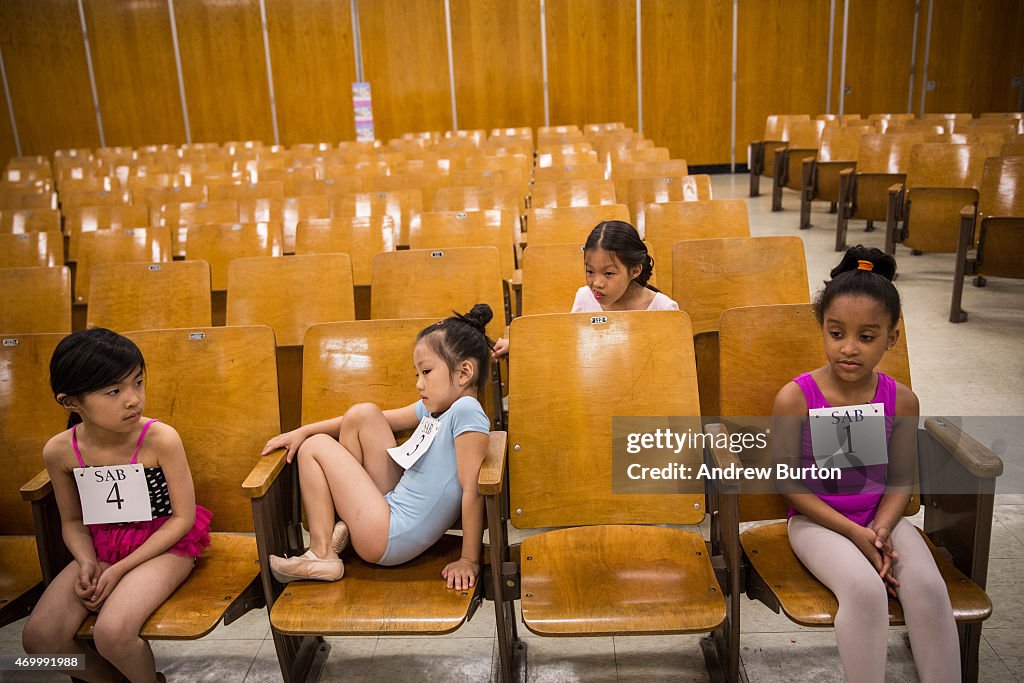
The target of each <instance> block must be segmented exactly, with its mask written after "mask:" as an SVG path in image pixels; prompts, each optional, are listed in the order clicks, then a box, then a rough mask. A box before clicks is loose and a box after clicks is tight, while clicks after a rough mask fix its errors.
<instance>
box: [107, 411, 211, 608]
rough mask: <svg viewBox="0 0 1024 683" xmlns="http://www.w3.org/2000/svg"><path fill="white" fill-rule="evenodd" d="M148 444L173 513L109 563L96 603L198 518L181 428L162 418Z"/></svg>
mask: <svg viewBox="0 0 1024 683" xmlns="http://www.w3.org/2000/svg"><path fill="white" fill-rule="evenodd" d="M145 447H146V448H147V449H148V450H151V451H153V452H155V453H156V454H157V464H158V465H159V467H160V468H161V469H163V472H164V479H166V480H167V492H168V494H169V496H170V500H171V516H170V519H168V520H167V521H166V522H164V524H163V526H161V527H160V528H159V529H157V530H156V531H155V532H153V535H152V536H150V537H149V538H148V539H146V542H145V543H143V544H142V545H141V546H139V547H138V548H136V549H135V551H134V552H132V553H131V554H129V555H128V556H127V557H125V558H123V559H122V560H120V561H119V562H117V563H115V564H112V565H111V566H109V567H107V569H105V570H104V571H103V573H102V574H100V578H99V581H97V583H96V595H95V596H94V598H93V603H94V604H95V605H96V606H99V605H100V604H102V602H103V601H104V600H106V598H107V597H109V595H110V592H111V591H113V589H114V587H115V586H116V585H117V583H118V581H120V580H121V578H122V577H123V576H124V575H125V574H127V573H128V572H130V571H131V570H132V569H135V568H136V567H138V566H139V565H140V564H142V563H144V562H146V561H148V560H151V559H153V558H154V557H157V556H159V555H162V554H163V553H165V552H167V551H168V550H169V549H170V548H171V546H173V545H174V544H175V543H177V542H178V541H179V540H181V538H182V536H184V535H185V534H186V533H188V532H189V530H191V529H192V525H193V524H195V521H196V495H195V489H194V488H193V486H192V472H191V471H190V470H189V467H188V459H187V458H186V457H185V446H184V445H183V444H182V443H181V437H180V436H178V432H177V431H176V430H175V429H174V428H173V427H171V426H170V425H166V424H164V423H162V422H156V423H154V424H153V426H152V427H151V428H150V430H149V433H148V435H147V437H146V444H145Z"/></svg>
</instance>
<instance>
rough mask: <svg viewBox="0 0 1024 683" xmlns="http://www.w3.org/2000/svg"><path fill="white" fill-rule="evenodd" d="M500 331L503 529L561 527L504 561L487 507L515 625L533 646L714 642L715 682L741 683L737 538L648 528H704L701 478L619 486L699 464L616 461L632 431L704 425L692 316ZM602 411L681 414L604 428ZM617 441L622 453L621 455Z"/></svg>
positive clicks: (571, 319)
mask: <svg viewBox="0 0 1024 683" xmlns="http://www.w3.org/2000/svg"><path fill="white" fill-rule="evenodd" d="M509 334H510V343H511V345H512V348H514V349H515V352H514V353H515V358H514V362H513V363H512V364H511V371H512V377H511V383H512V384H513V386H514V389H513V390H512V391H511V392H510V393H509V446H510V450H509V456H508V459H509V463H508V464H509V469H508V490H509V502H510V510H511V511H512V512H511V514H510V516H509V518H510V520H511V522H512V524H513V526H515V527H516V528H519V529H537V528H551V527H563V528H560V529H558V530H554V531H545V532H541V533H538V534H537V535H531V536H528V537H527V538H525V539H524V540H523V541H522V543H521V544H520V546H519V549H518V550H519V552H518V553H517V554H516V555H512V553H511V551H512V550H513V549H512V548H509V547H508V543H507V539H506V536H505V530H504V524H503V523H502V519H501V517H500V515H499V514H498V510H499V503H498V497H497V495H493V496H488V497H487V510H488V519H489V524H490V527H489V528H490V552H491V558H492V559H491V562H492V566H498V565H499V564H500V563H502V562H507V560H506V559H505V558H508V557H510V556H512V557H513V558H515V559H514V564H512V563H509V564H505V565H504V566H506V567H507V568H506V569H503V573H504V574H506V576H505V577H504V578H506V579H507V583H508V585H509V586H512V587H514V590H513V591H511V593H512V594H507V593H506V595H505V600H506V601H508V603H507V604H511V601H512V600H513V599H519V600H521V609H522V620H523V623H524V624H525V625H526V627H527V628H528V629H530V631H532V632H533V633H535V634H537V635H540V636H553V637H571V636H612V635H654V634H658V635H667V634H682V633H709V632H710V633H711V634H712V637H710V638H705V639H704V640H703V641H702V643H701V645H702V649H703V650H704V653H705V659H706V660H707V663H708V667H709V669H711V670H712V676H713V677H714V678H716V679H724V680H727V681H735V680H738V678H739V643H738V638H737V636H738V631H736V630H735V629H733V628H732V624H733V623H734V620H735V619H738V617H739V594H738V590H734V589H733V588H732V587H733V586H735V587H737V588H738V585H739V578H738V574H737V572H736V568H737V563H736V559H737V556H736V554H735V553H730V549H732V548H736V547H737V546H736V542H735V530H733V531H732V534H733V538H732V542H731V543H730V542H728V539H727V542H725V543H723V544H722V547H723V548H724V550H722V551H720V554H719V555H718V556H713V555H712V554H711V553H710V552H709V546H708V545H707V544H706V543H705V541H704V539H703V538H702V537H701V534H700V533H699V532H694V531H691V530H688V529H680V528H675V527H674V528H669V527H667V526H656V525H691V526H693V525H697V524H698V523H699V522H701V521H702V520H703V519H705V517H706V514H710V512H711V511H710V510H706V509H705V504H706V499H705V491H704V487H703V484H702V482H700V481H690V482H687V481H685V480H676V481H670V482H651V481H647V482H642V483H637V482H636V481H634V480H631V479H629V478H628V476H627V472H628V471H629V469H628V466H629V464H630V463H635V464H637V465H638V466H641V465H642V466H649V467H662V466H664V465H665V463H666V462H673V463H681V464H685V465H686V466H688V467H693V468H694V471H696V468H698V467H699V466H700V464H701V463H702V462H703V453H702V452H701V450H700V449H699V448H696V449H688V448H683V449H682V450H681V451H680V452H679V453H674V452H673V451H672V450H670V451H668V452H667V453H666V452H664V451H661V452H647V453H644V454H642V455H636V456H629V455H627V453H626V452H625V450H626V449H625V442H626V439H625V437H626V435H627V434H628V433H631V432H635V431H653V430H654V429H655V428H665V427H669V428H673V429H674V430H675V431H685V430H686V429H695V430H699V429H700V409H699V402H698V397H697V382H696V372H695V368H694V361H693V351H692V349H693V347H692V338H693V337H692V331H691V328H690V321H689V317H688V316H687V315H686V313H684V312H682V311H607V312H604V313H602V314H600V315H598V314H592V313H557V314H551V315H540V316H523V317H520V318H516V319H515V320H514V321H513V322H512V325H511V328H510V331H509ZM612 415H615V416H618V417H617V418H616V419H617V420H622V419H623V418H624V417H628V416H652V415H672V416H681V417H675V418H651V419H647V420H642V419H635V421H634V422H632V423H630V424H624V425H618V426H617V427H613V420H612V419H611V416H612ZM613 435H616V436H617V437H618V438H616V436H613ZM614 443H618V444H619V445H620V448H619V453H617V454H615V455H613V453H612V450H613V449H612V448H611V447H610V446H611V445H612V444H614ZM727 457H728V456H726V458H727ZM633 458H635V460H634V459H633ZM718 464H719V465H720V466H723V467H725V466H727V461H723V462H721V463H718ZM659 484H662V486H659ZM665 484H667V485H665ZM722 499H723V501H722V502H721V506H722V508H723V509H726V508H728V509H734V507H735V505H736V503H735V500H734V499H732V500H731V502H729V501H728V500H727V499H728V496H727V495H723V496H722ZM726 518H727V513H726ZM714 526H715V530H716V531H717V530H718V525H717V524H716V525H714ZM694 528H695V526H694ZM495 607H496V610H498V608H500V607H502V605H500V604H499V603H497V602H496V603H495ZM496 616H497V619H498V644H499V652H500V654H499V657H500V660H501V664H502V670H503V672H504V671H509V672H513V671H514V670H515V669H516V668H517V666H516V665H517V664H518V661H517V660H519V659H520V657H519V656H517V655H519V654H521V653H520V652H519V651H518V650H519V648H517V647H516V646H517V644H518V643H517V641H516V640H515V630H514V623H513V624H512V625H511V627H510V626H508V625H504V624H503V623H502V619H503V617H504V614H503V613H502V612H501V611H498V612H497V615H496ZM737 625H738V623H737ZM503 626H504V628H503ZM506 680H507V679H506Z"/></svg>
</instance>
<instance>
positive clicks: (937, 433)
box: [924, 417, 1003, 479]
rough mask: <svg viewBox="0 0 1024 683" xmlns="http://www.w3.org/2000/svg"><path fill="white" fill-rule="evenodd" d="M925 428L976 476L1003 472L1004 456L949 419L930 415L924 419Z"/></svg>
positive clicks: (985, 476) (996, 474) (984, 476)
mask: <svg viewBox="0 0 1024 683" xmlns="http://www.w3.org/2000/svg"><path fill="white" fill-rule="evenodd" d="M924 428H925V429H926V430H928V432H929V433H930V434H931V435H932V436H934V437H935V440H936V441H938V442H939V444H941V445H942V447H943V448H945V449H946V450H947V451H949V453H950V454H951V455H952V456H953V457H954V458H956V459H957V460H958V461H959V462H960V464H961V465H963V466H964V469H966V470H967V471H968V472H970V473H971V474H973V475H974V476H976V477H981V478H985V479H991V478H995V477H998V476H999V475H1001V474H1002V473H1003V460H1002V458H1000V457H999V456H998V455H996V454H995V453H993V452H992V451H991V450H990V449H989V448H986V447H985V446H983V445H981V444H980V443H978V442H977V441H975V440H974V438H973V437H971V436H970V435H969V434H965V433H964V432H963V431H962V430H961V429H960V428H959V427H957V426H956V425H954V424H953V423H952V422H950V421H949V420H947V419H945V418H941V417H929V418H928V419H926V420H925V421H924Z"/></svg>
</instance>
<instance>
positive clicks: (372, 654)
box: [0, 175, 1024, 683]
mask: <svg viewBox="0 0 1024 683" xmlns="http://www.w3.org/2000/svg"><path fill="white" fill-rule="evenodd" d="M747 187H748V177H747V176H746V175H737V176H728V175H722V176H715V178H714V191H715V196H716V197H719V198H722V197H733V196H735V197H743V198H745V197H746V191H747ZM762 188H763V190H764V191H765V193H764V194H762V196H761V197H759V198H756V199H753V200H750V201H749V206H750V215H751V225H752V231H753V233H754V234H755V235H796V234H799V235H800V236H801V237H802V238H803V240H804V243H805V245H806V254H807V264H808V275H809V280H810V282H811V287H812V289H814V290H816V289H817V288H819V287H820V283H821V282H822V281H823V280H824V279H825V278H826V277H827V274H828V271H829V270H830V269H831V268H832V266H834V265H835V263H836V262H838V254H836V253H835V252H834V251H833V250H832V245H833V241H834V220H835V217H834V216H833V215H831V214H828V213H827V212H826V211H825V208H826V207H825V205H818V206H816V209H815V211H814V214H813V216H812V222H813V223H814V224H815V225H814V227H813V228H812V229H811V230H808V231H803V232H801V231H798V230H797V229H796V225H797V212H796V209H797V204H798V201H797V196H796V194H795V193H791V192H788V191H787V193H786V195H785V197H784V205H785V206H786V210H785V211H783V212H781V213H771V211H770V210H769V207H770V202H771V197H770V192H769V189H770V188H769V187H768V184H767V183H762ZM849 239H850V241H851V243H857V242H862V243H864V244H866V245H872V246H881V244H882V241H883V231H882V230H877V231H875V232H873V233H864V232H863V224H862V223H860V222H853V223H852V224H851V230H850V235H849ZM897 258H898V261H899V270H900V273H901V277H900V279H899V280H898V281H897V285H898V287H899V289H900V292H901V294H902V296H903V301H904V315H905V319H906V326H907V332H906V333H907V336H908V342H909V345H910V358H911V370H912V375H913V383H914V389H915V391H916V392H917V394H918V396H919V397H920V399H921V410H922V413H923V414H927V415H946V416H949V417H955V416H968V417H964V419H962V420H961V422H962V424H963V425H964V426H965V429H967V430H968V431H969V432H970V433H971V434H973V435H975V436H976V437H977V438H978V439H979V441H982V443H984V444H985V445H987V446H990V447H992V448H993V449H994V450H996V451H997V452H999V453H1000V454H1001V455H1002V456H1003V458H1004V460H1005V472H1004V475H1003V477H1002V478H1001V479H1000V482H999V491H1000V494H999V495H998V496H997V500H996V503H997V504H996V511H995V520H994V522H993V541H992V552H991V562H990V565H989V585H988V592H989V595H990V596H991V598H992V601H993V603H994V605H995V609H994V613H993V615H992V618H991V619H989V620H988V621H987V622H986V623H985V626H984V630H983V636H982V638H983V639H982V643H981V666H980V668H981V676H980V678H981V680H983V681H999V682H1003V681H1011V680H1017V681H1024V596H1022V594H1021V593H1020V591H1019V587H1020V585H1021V583H1022V581H1024V454H1022V453H1021V450H1020V447H1019V444H1021V443H1024V428H1022V426H1021V423H1022V418H1021V417H1020V416H1022V415H1024V342H1022V339H1024V281H1020V280H1017V281H1014V280H998V279H991V280H989V284H988V287H986V288H984V289H976V288H974V287H972V286H970V285H968V286H967V287H965V290H964V308H965V309H966V310H968V311H970V320H969V322H967V323H965V324H960V325H953V324H950V323H949V322H948V321H947V317H948V308H949V295H950V283H951V280H952V272H953V257H952V256H951V255H948V254H926V255H923V256H911V255H910V253H909V251H908V250H906V249H903V248H902V247H900V248H898V253H897ZM991 416H1017V417H1016V419H1015V420H1011V419H1009V418H1007V417H1003V418H1001V419H993V418H992V417H991ZM1013 436H1017V437H1019V438H1013ZM705 531H706V530H705ZM513 538H515V537H513ZM490 607H491V605H490V603H485V604H484V605H483V607H482V608H481V609H480V610H479V611H478V612H477V614H476V616H475V617H474V618H473V620H472V621H471V622H470V623H469V624H466V625H465V626H463V627H462V628H461V629H460V630H459V631H457V632H456V633H455V634H453V635H450V636H446V637H441V638H331V639H330V643H331V648H332V649H331V654H330V657H329V659H328V662H327V668H326V670H325V672H324V675H323V677H322V679H321V680H323V681H356V680H358V681H417V682H418V683H420V682H423V683H425V682H427V681H484V680H487V678H488V677H489V675H490V671H491V661H492V656H493V654H494V652H495V649H496V648H495V638H494V617H493V612H492V611H491V610H490ZM22 623H23V622H18V623H16V624H13V625H11V626H8V627H7V628H4V629H0V652H5V653H9V652H20V634H21V628H22ZM741 623H742V633H743V636H742V640H741V648H742V650H741V657H742V662H743V666H744V668H745V670H746V673H747V676H748V677H749V679H750V680H751V681H785V680H814V681H841V680H842V669H841V666H840V663H839V658H838V655H837V653H836V648H835V637H834V635H833V633H832V632H831V631H830V630H827V629H807V628H802V627H799V626H796V625H795V624H793V623H792V622H790V621H789V620H788V619H786V618H784V617H781V616H779V615H776V614H774V613H772V612H771V611H770V610H768V609H767V608H765V607H763V606H761V605H760V604H759V603H754V602H751V601H748V600H746V599H745V598H744V600H743V603H742V619H741ZM520 634H521V635H522V637H523V638H524V639H525V640H526V642H527V644H528V648H529V649H528V652H529V655H528V663H529V676H530V680H531V681H536V682H538V683H540V682H542V681H559V682H560V681H571V680H583V681H703V680H706V679H707V672H706V670H705V668H704V662H703V659H702V657H701V654H700V648H699V646H698V640H699V638H698V637H697V636H686V637H650V638H646V637H645V638H629V637H615V638H580V639H571V638H570V639H563V638H559V639H545V638H539V637H536V636H534V635H532V634H530V633H529V632H527V631H526V629H525V628H523V627H522V626H520ZM154 649H155V651H156V656H157V662H158V665H159V668H160V669H161V670H162V671H164V672H165V673H166V674H167V676H168V679H169V680H172V681H217V682H218V683H219V682H221V681H224V682H227V681H246V682H252V681H280V680H281V674H280V670H279V669H278V666H277V658H276V655H275V652H274V645H273V640H272V639H271V638H270V633H269V629H268V625H267V617H266V613H265V612H263V611H260V612H255V613H250V614H249V615H247V616H246V617H244V618H242V619H240V620H239V621H237V622H235V623H234V624H232V625H231V626H228V627H221V628H218V629H217V630H216V631H215V632H214V633H213V634H211V635H210V636H208V637H207V638H205V639H203V640H201V641H198V642H194V643H178V642H168V641H162V642H158V643H156V644H155V646H154ZM886 678H887V680H890V681H913V680H916V679H917V675H916V673H915V669H914V664H913V660H912V658H911V655H910V649H909V646H908V644H907V637H906V631H905V629H901V628H893V629H891V632H890V637H889V659H888V669H887V677H886ZM53 679H54V677H53V676H47V675H45V674H18V675H14V674H10V673H4V672H0V680H5V681H6V680H10V681H45V680H53ZM58 680H59V679H58Z"/></svg>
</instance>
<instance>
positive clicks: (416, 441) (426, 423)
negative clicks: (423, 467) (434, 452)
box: [388, 415, 441, 469]
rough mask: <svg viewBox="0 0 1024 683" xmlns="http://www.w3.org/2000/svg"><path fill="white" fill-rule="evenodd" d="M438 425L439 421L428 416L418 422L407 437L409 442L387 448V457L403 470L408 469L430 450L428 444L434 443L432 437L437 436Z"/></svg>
mask: <svg viewBox="0 0 1024 683" xmlns="http://www.w3.org/2000/svg"><path fill="white" fill-rule="evenodd" d="M440 424H441V421H440V420H437V419H435V418H432V417H430V416H429V415H428V416H426V417H424V418H423V419H422V420H420V424H419V426H418V427H417V428H416V431H415V432H413V433H412V436H410V437H409V440H408V441H406V442H405V443H403V444H402V445H401V446H395V447H394V448H389V449H388V455H390V456H391V459H392V460H394V461H395V462H397V463H398V464H399V465H401V466H402V468H403V469H409V468H410V467H412V466H413V465H415V464H416V461H417V460H419V459H420V458H422V457H423V456H424V454H426V452H427V450H429V449H430V444H432V443H433V442H434V437H436V436H437V428H438V426H439V425H440Z"/></svg>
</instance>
